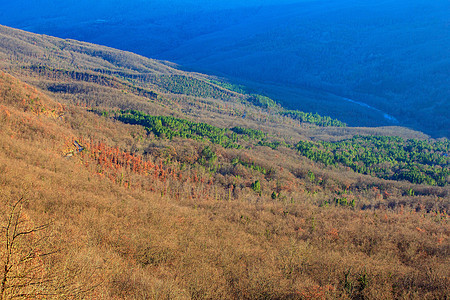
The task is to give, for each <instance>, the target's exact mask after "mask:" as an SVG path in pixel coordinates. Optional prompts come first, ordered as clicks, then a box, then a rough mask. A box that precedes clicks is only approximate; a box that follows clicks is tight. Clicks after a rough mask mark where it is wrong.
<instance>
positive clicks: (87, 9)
mask: <svg viewBox="0 0 450 300" xmlns="http://www.w3.org/2000/svg"><path fill="white" fill-rule="evenodd" d="M3 2H4V3H1V6H0V24H3V25H8V26H12V27H16V28H21V29H24V30H29V31H32V32H36V33H45V34H49V35H54V36H58V37H63V38H73V39H79V40H83V41H88V42H93V43H99V44H103V45H108V46H111V47H115V48H119V49H124V50H129V51H133V52H136V53H139V54H142V55H145V56H148V57H152V58H157V59H164V60H170V61H174V62H177V63H179V64H181V65H183V66H184V67H189V68H191V69H194V70H199V71H204V72H208V73H213V74H218V75H223V76H227V77H230V78H234V79H235V80H237V81H241V82H244V83H246V84H248V85H249V86H251V87H253V88H254V89H256V90H257V91H259V92H263V93H266V94H267V95H269V96H272V97H273V98H275V99H276V100H279V101H282V102H283V103H284V104H286V105H288V106H290V107H293V108H299V109H303V110H307V111H313V112H315V111H317V112H319V113H323V114H327V115H331V116H334V117H338V118H341V119H343V120H344V121H346V122H348V123H350V124H352V125H395V124H397V123H396V122H394V121H393V120H396V121H397V120H398V122H399V124H401V125H406V126H410V127H413V128H416V129H420V130H423V131H425V132H429V133H433V134H434V135H435V136H450V88H449V87H450V1H448V0H433V1H430V0H387V1H366V0H334V1H333V0H329V1H319V0H304V1H294V0H291V1H289V0H285V1H282V0H281V1H280V0H277V1H274V0H267V1H257V0H246V1H236V0H235V1H220V0H196V1H194V0H190V1H189V0H157V1H144V0H128V1H123V0H100V1H86V0H78V1H73V0H71V1H49V0H46V1H23V0H16V1H14V2H13V1H3ZM30 2H31V3H30ZM345 99H351V100H352V101H353V102H351V101H346V100H345ZM357 103H364V104H366V106H367V107H366V108H367V111H366V112H365V113H366V114H365V115H361V107H365V106H363V105H359V104H357ZM352 105H353V106H352ZM368 107H371V108H374V109H369V108H368ZM352 110H354V112H353V111H352ZM385 115H389V116H390V117H392V118H386V117H385Z"/></svg>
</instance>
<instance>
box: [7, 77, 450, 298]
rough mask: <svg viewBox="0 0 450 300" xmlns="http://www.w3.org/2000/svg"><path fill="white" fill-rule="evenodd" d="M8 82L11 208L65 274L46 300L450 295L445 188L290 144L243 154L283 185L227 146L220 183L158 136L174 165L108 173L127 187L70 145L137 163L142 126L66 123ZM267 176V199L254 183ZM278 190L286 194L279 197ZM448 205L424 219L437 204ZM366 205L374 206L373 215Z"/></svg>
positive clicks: (86, 117) (180, 147) (163, 155)
mask: <svg viewBox="0 0 450 300" xmlns="http://www.w3.org/2000/svg"><path fill="white" fill-rule="evenodd" d="M0 78H1V80H2V81H1V82H0V83H1V84H0V87H1V89H2V90H1V92H2V93H1V94H0V95H2V98H1V99H0V101H1V103H0V104H1V105H2V106H0V124H1V127H0V186H1V194H0V195H1V204H2V206H3V207H6V206H7V203H8V202H9V201H14V199H18V198H20V197H22V196H24V197H25V199H26V205H24V210H23V211H24V213H26V215H27V217H28V219H29V220H30V222H32V224H35V225H39V224H47V223H48V222H49V221H50V222H51V224H52V226H51V231H50V232H40V233H39V235H40V234H42V237H45V238H46V240H47V241H48V244H46V246H45V247H48V248H47V249H50V250H51V249H57V250H58V253H56V254H54V255H51V256H48V257H47V258H46V259H45V260H44V261H43V268H45V272H46V273H48V274H55V277H56V278H55V279H54V280H52V282H51V283H50V282H49V283H48V286H43V287H44V288H47V289H50V288H55V289H56V290H57V291H59V292H58V293H57V295H54V296H48V298H52V297H53V298H56V299H58V298H61V299H67V298H75V297H78V298H86V299H336V298H342V299H403V298H405V299H411V298H412V299H446V297H448V295H449V294H450V290H449V287H450V282H449V278H450V274H449V272H450V271H449V269H448V267H447V266H448V265H449V264H450V255H449V254H450V253H449V251H450V240H449V236H450V226H449V223H448V221H449V220H448V215H446V213H447V212H448V210H446V209H445V208H446V207H447V208H448V200H449V199H448V189H445V188H438V190H436V191H432V190H430V191H428V190H426V189H427V188H426V187H415V186H413V187H414V188H415V190H417V191H422V192H423V193H422V195H419V196H414V197H412V196H411V197H410V196H406V195H403V191H404V190H405V189H406V188H410V187H411V186H412V185H408V184H405V183H393V182H387V181H382V180H377V179H373V178H371V177H368V176H361V175H357V174H354V173H352V172H350V171H343V170H324V169H322V168H320V166H318V165H315V164H313V163H311V162H307V161H304V160H302V159H299V158H298V157H297V156H296V154H295V153H294V152H293V151H291V150H289V149H281V150H280V151H273V150H271V149H268V148H261V147H257V148H255V149H247V150H246V154H245V155H246V156H247V157H248V159H251V160H252V161H255V162H257V163H258V164H262V165H265V166H267V167H270V166H272V167H274V168H276V173H275V174H274V175H272V176H273V177H270V176H264V175H262V174H260V173H258V172H257V171H254V170H249V169H248V168H244V167H240V166H232V165H231V163H230V160H231V159H232V158H233V157H235V156H236V155H242V153H239V152H238V151H235V150H225V149H221V148H217V149H216V151H217V153H218V154H219V155H218V156H219V159H218V162H217V163H218V164H220V165H221V168H222V171H223V172H222V173H220V169H219V172H218V173H214V174H212V173H210V172H208V171H207V169H206V168H205V167H202V166H199V165H198V164H196V160H197V158H196V157H198V155H199V151H201V150H202V147H204V145H203V144H201V143H194V142H189V143H187V142H186V141H179V140H174V141H172V142H170V143H169V142H164V141H152V142H153V146H152V147H150V148H148V149H147V150H148V151H147V154H146V155H147V156H146V157H144V158H146V159H148V160H150V161H151V162H152V163H154V164H155V165H158V166H160V165H161V163H163V164H162V166H163V167H162V169H158V170H159V172H160V173H159V174H158V175H157V176H154V173H149V174H144V175H143V174H139V173H136V172H133V171H132V170H130V169H127V168H125V167H122V169H118V170H120V172H119V171H117V172H116V173H112V171H111V174H114V175H116V176H117V174H122V172H124V174H125V175H124V176H128V177H127V179H129V180H130V182H134V183H139V184H134V185H132V184H131V185H124V184H122V183H123V182H118V181H117V177H113V178H112V180H111V179H110V178H108V176H101V175H98V174H97V172H96V170H98V169H97V167H98V165H97V164H96V160H95V159H93V158H89V157H88V155H87V154H88V153H89V152H86V154H83V155H84V156H82V155H75V156H73V157H71V158H67V157H64V154H65V151H66V150H67V149H66V148H67V147H68V146H69V147H73V146H71V142H72V139H74V138H76V139H78V138H80V137H84V138H85V139H86V140H88V139H92V140H95V141H98V142H103V143H104V144H105V146H107V147H110V148H111V149H112V148H114V147H118V148H119V149H120V151H122V152H123V151H125V150H127V151H128V152H127V153H129V154H130V149H132V147H133V146H134V147H135V149H136V153H135V154H130V155H135V156H136V157H138V156H139V155H140V154H141V153H143V151H144V147H146V146H145V145H146V143H148V142H149V141H146V140H145V138H144V140H140V141H139V140H138V139H135V138H133V136H138V135H139V134H142V133H143V132H142V131H141V130H142V129H139V128H137V127H133V126H125V125H122V124H120V123H114V122H111V121H108V120H106V119H101V118H98V117H96V116H95V115H94V114H91V113H87V112H85V111H83V110H81V109H80V108H76V107H70V106H68V107H65V108H62V111H61V112H62V113H64V117H62V118H59V117H56V118H55V117H54V116H53V115H50V114H42V113H39V114H38V113H37V111H38V110H36V109H35V108H39V107H41V106H45V107H52V108H58V105H57V104H56V103H55V102H53V101H52V100H51V99H49V98H47V97H46V96H45V95H43V94H41V93H39V92H38V91H36V92H35V93H36V95H32V94H30V97H29V98H30V99H35V98H33V97H34V96H37V97H39V99H40V101H41V102H39V103H38V104H36V106H35V107H34V108H33V109H29V108H27V107H28V106H27V105H25V104H26V103H25V104H23V103H22V102H20V101H19V102H17V101H15V100H17V99H22V98H23V96H24V95H25V96H26V94H29V93H31V92H33V90H32V88H30V87H27V86H26V85H23V84H22V83H20V82H18V81H17V80H15V79H13V78H11V77H9V76H7V75H1V77H0ZM9 88H11V89H9ZM30 89H31V90H30ZM6 91H8V93H6ZM9 91H14V93H10V92H9ZM5 95H9V96H8V97H6V96H5ZM35 103H36V102H35ZM147 145H148V144H147ZM187 154H189V158H188V155H187ZM139 157H140V156H139ZM168 157H170V158H171V161H170V162H169V161H168V160H167V159H168ZM183 159H184V160H185V161H183ZM164 162H166V163H165V164H164ZM183 162H185V165H184V166H183ZM111 170H112V169H111ZM161 171H163V172H165V174H169V173H170V172H175V174H177V176H176V177H175V176H173V175H172V176H171V177H170V176H162V175H161ZM308 171H312V172H314V173H315V175H316V180H314V181H311V180H310V179H309V178H308V176H307V172H308ZM236 175H239V176H240V177H237V176H236ZM180 176H181V177H180ZM194 178H197V179H194ZM319 178H320V179H319ZM202 179H203V182H202ZM256 179H259V180H261V182H262V189H263V191H262V194H261V196H259V195H258V194H256V193H255V192H253V191H252V190H251V188H250V184H251V183H252V182H253V181H254V180H256ZM209 182H211V184H210V185H209ZM231 185H233V190H232V191H231V192H230V186H231ZM277 186H278V188H280V197H279V198H278V199H272V198H271V197H270V196H271V193H272V191H273V190H274V189H276V188H277ZM130 187H133V188H130ZM344 190H347V192H348V194H347V197H349V199H350V198H352V197H353V198H354V199H356V200H357V202H356V203H357V204H356V207H355V208H354V209H352V208H350V207H342V206H335V205H328V206H325V205H322V206H320V205H321V204H323V203H324V201H328V200H331V199H333V197H335V196H336V195H337V194H336V193H337V192H344ZM385 191H387V192H389V195H388V196H386V195H385V196H383V192H385ZM385 198H386V199H385ZM391 202H395V205H389V204H390V203H391ZM437 202H441V204H439V203H438V204H437V206H436V207H435V206H431V208H430V209H429V212H427V209H426V205H431V204H433V205H436V203H437ZM402 204H403V205H402ZM364 205H365V206H364ZM368 205H371V209H365V210H363V208H364V207H368ZM420 205H422V206H423V208H422V209H421V210H420V209H419V210H418V211H416V208H418V207H419V208H420ZM433 211H435V212H433ZM1 251H4V250H1ZM2 253H3V252H2ZM63 287H64V288H66V289H63Z"/></svg>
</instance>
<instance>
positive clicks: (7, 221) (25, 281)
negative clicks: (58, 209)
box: [0, 197, 56, 300]
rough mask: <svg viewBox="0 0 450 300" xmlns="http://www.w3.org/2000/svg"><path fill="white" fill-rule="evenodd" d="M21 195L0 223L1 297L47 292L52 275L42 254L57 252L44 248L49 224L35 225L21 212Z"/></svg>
mask: <svg viewBox="0 0 450 300" xmlns="http://www.w3.org/2000/svg"><path fill="white" fill-rule="evenodd" d="M23 204H24V197H21V198H20V199H19V200H17V201H15V202H13V203H11V204H10V205H9V206H10V207H9V212H7V213H6V214H4V219H3V220H2V223H3V224H2V226H1V229H0V230H1V231H0V233H1V248H0V249H1V250H0V255H1V256H0V258H1V260H0V267H1V270H0V272H1V273H0V279H1V282H0V300H4V299H12V298H30V297H36V296H43V295H44V294H46V292H45V290H46V289H45V286H46V283H48V282H49V281H50V280H51V278H49V276H47V275H48V274H46V268H45V265H44V263H43V257H44V256H48V255H51V254H53V253H55V252H56V251H48V249H46V247H45V245H46V240H47V238H48V235H46V234H41V233H42V231H44V230H47V229H48V227H49V225H50V224H49V223H48V224H43V225H39V226H34V225H33V223H32V222H31V221H30V220H29V219H28V217H27V216H26V215H25V214H24V213H23Z"/></svg>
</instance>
